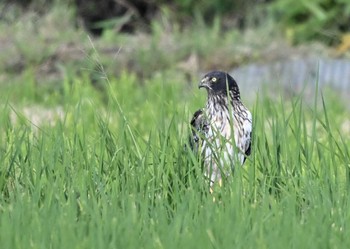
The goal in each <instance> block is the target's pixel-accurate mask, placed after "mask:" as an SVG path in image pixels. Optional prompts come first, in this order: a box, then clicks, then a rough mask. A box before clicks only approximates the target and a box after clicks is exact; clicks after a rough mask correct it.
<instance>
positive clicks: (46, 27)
mask: <svg viewBox="0 0 350 249" xmlns="http://www.w3.org/2000/svg"><path fill="white" fill-rule="evenodd" d="M54 11H55V12H53V13H50V14H48V15H46V16H44V17H42V18H40V19H38V18H37V16H36V15H35V14H33V13H32V14H27V15H25V16H23V17H21V20H19V21H18V22H17V21H16V16H13V17H12V18H13V20H12V19H11V20H12V21H13V23H12V25H9V24H8V23H5V22H3V23H0V29H1V31H2V32H0V43H1V44H0V45H1V46H0V49H1V48H2V47H4V48H6V49H3V50H2V52H1V53H0V73H1V74H0V106H1V114H0V140H1V145H0V162H1V164H0V248H6V249H7V248H9V249H10V248H43V249H47V248H269V249H270V248H349V247H350V237H349V236H348V234H349V227H348V224H349V222H350V203H349V201H350V199H349V197H350V193H349V191H350V172H349V169H350V151H349V145H350V139H349V137H350V123H349V116H350V113H349V108H347V107H346V106H345V105H344V103H343V102H342V101H341V100H340V98H339V97H338V94H337V93H336V92H333V91H331V90H329V89H328V90H324V91H323V92H321V91H320V90H315V91H314V93H313V94H311V95H309V97H307V99H306V100H305V97H304V95H303V93H297V94H296V95H294V96H293V97H290V95H289V96H287V94H284V93H283V91H278V90H276V89H277V88H275V87H274V84H275V83H276V84H278V82H272V84H271V85H268V86H267V87H270V89H268V88H266V89H262V91H261V92H258V93H256V98H255V99H254V100H250V99H245V96H247V95H249V94H248V93H246V92H242V93H241V95H242V98H243V102H244V103H247V106H248V108H249V109H250V110H252V112H253V118H254V120H253V121H254V133H253V136H254V138H253V146H252V155H251V156H250V157H249V158H248V160H247V161H246V163H245V165H244V167H243V168H237V169H236V171H235V174H234V176H232V177H231V178H229V179H227V181H225V182H224V184H223V186H222V187H216V188H215V191H214V193H213V194H209V187H208V183H207V182H206V181H205V179H204V177H203V175H202V172H201V167H200V165H199V163H198V162H197V160H196V157H195V155H193V154H192V153H191V152H190V151H188V150H186V149H185V144H186V143H187V140H188V133H189V126H188V122H189V120H190V118H191V115H192V114H193V112H194V111H196V110H197V109H198V108H200V107H202V106H203V105H204V103H205V101H206V93H205V92H204V91H199V90H198V89H197V82H198V80H199V79H198V71H200V70H209V69H214V68H216V67H219V66H220V67H221V68H232V67H233V66H234V65H237V64H241V63H244V62H245V61H254V60H261V61H265V60H267V58H265V57H263V54H264V53H263V49H265V48H266V47H267V46H268V44H270V45H271V47H274V46H276V43H274V42H275V41H276V40H278V38H277V37H278V36H271V35H270V34H271V33H270V31H271V30H274V28H273V27H272V28H271V27H270V26H268V27H263V28H262V29H259V30H256V32H255V31H253V32H252V31H249V30H247V31H246V32H239V31H235V30H233V31H232V32H231V31H230V32H226V33H223V32H222V31H221V30H220V28H219V25H216V24H214V25H213V27H209V28H208V27H204V26H200V25H199V26H198V27H194V28H193V30H191V29H190V28H189V29H188V30H187V29H185V30H182V31H180V30H179V29H178V28H176V25H175V26H174V27H173V26H171V23H167V22H166V20H164V23H154V24H153V26H152V35H150V36H143V35H139V34H138V35H135V37H130V36H128V35H125V34H124V35H116V34H115V33H114V31H113V30H107V31H106V32H105V33H104V34H103V36H102V37H101V39H100V40H98V41H96V40H93V39H92V40H91V39H89V38H87V35H86V34H85V33H83V32H82V31H81V30H76V29H75V28H73V27H74V25H72V24H71V22H70V20H69V18H64V19H62V15H64V14H66V15H68V14H69V13H68V12H67V11H65V10H62V9H55V10H54ZM67 13H68V14H67ZM5 14H6V13H5ZM10 14H11V13H10ZM10 17H11V16H10ZM33 20H34V21H33ZM9 23H11V22H10V21H9ZM53 27H54V28H53ZM52 30H54V32H50V31H52ZM33 34H35V35H33ZM275 35H276V34H275ZM257 36H259V37H260V38H261V39H256V37H257ZM270 36H271V37H272V38H271V37H270ZM25 37H31V39H29V40H28V42H26V39H25ZM193 38H195V39H193ZM62 44H63V45H62ZM111 44H117V45H114V46H113V47H112V49H110V50H112V52H110V51H109V52H108V51H107V52H106V54H107V53H109V54H111V53H112V54H113V56H110V55H109V57H108V58H106V57H103V56H101V57H99V56H98V54H99V53H96V52H97V51H99V52H100V53H103V51H102V52H101V50H100V49H103V48H104V49H105V50H108V49H109V48H110V47H109V45H111ZM119 44H121V46H119ZM232 44H234V46H233V45H232ZM78 45H79V46H80V45H81V46H82V47H83V48H82V50H83V51H84V53H83V57H81V54H80V55H79V56H77V58H76V57H75V56H76V51H77V50H79V49H78V48H77V47H79V46H78ZM95 45H96V48H95V47H94V46H95ZM142 45H144V46H142ZM70 46H72V47H73V48H74V49H73V50H69V49H70ZM119 48H121V49H120V53H119V50H118V49H119ZM282 48H284V47H282ZM267 50H269V49H267ZM62 51H63V52H62ZM193 51H194V52H193ZM192 52H193V56H194V57H196V56H197V57H196V58H197V59H198V60H199V63H197V65H196V66H193V67H191V65H188V64H186V68H189V69H188V71H189V72H184V69H183V66H181V64H182V63H183V62H188V61H187V59H188V58H191V53H192ZM227 54H230V55H231V54H232V57H229V58H228V57H227V56H226V55H227ZM267 54H269V56H270V54H271V53H267ZM283 54H284V49H283ZM68 55H69V56H71V57H69V56H68ZM73 57H74V58H73ZM67 58H68V59H67ZM72 58H73V59H72ZM225 59H226V60H225ZM50 63H51V64H50ZM106 65H108V67H107V66H106ZM198 67H199V68H198ZM126 68H127V69H126ZM107 75H108V76H107ZM116 75H118V76H116ZM190 83H192V84H190ZM238 83H240V82H238ZM315 83H316V85H317V82H307V84H309V85H312V84H315ZM271 89H273V93H271ZM292 95H293V94H292ZM310 96H312V97H311V98H310Z"/></svg>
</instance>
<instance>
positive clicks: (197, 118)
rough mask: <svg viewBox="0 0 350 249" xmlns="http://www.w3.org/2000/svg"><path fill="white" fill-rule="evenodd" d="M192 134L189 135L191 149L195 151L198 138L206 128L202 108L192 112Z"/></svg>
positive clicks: (198, 142)
mask: <svg viewBox="0 0 350 249" xmlns="http://www.w3.org/2000/svg"><path fill="white" fill-rule="evenodd" d="M191 129H192V135H191V137H190V145H191V149H192V150H193V151H195V152H197V151H198V147H199V144H200V138H201V136H203V134H205V132H206V131H207V129H208V126H207V122H206V118H205V115H204V112H203V110H202V109H200V110H198V111H196V112H195V113H194V114H193V117H192V120H191Z"/></svg>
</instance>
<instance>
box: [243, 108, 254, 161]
mask: <svg viewBox="0 0 350 249" xmlns="http://www.w3.org/2000/svg"><path fill="white" fill-rule="evenodd" d="M243 131H244V140H245V142H244V154H245V157H244V161H245V160H246V158H247V156H249V155H250V154H251V152H252V151H251V146H252V117H251V114H250V113H248V118H247V119H245V120H244V122H243ZM244 161H243V163H244Z"/></svg>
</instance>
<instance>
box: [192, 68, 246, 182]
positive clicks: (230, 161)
mask: <svg viewBox="0 0 350 249" xmlns="http://www.w3.org/2000/svg"><path fill="white" fill-rule="evenodd" d="M199 88H205V89H206V90H207V93H208V99H207V104H206V106H205V108H203V109H200V110H198V111H196V112H195V113H194V115H193V118H192V120H191V128H192V134H191V138H190V146H191V148H192V150H193V151H194V152H195V153H197V154H198V155H200V157H201V159H202V162H203V164H204V171H205V175H206V176H207V177H208V178H209V179H210V182H211V183H210V185H211V186H212V185H213V184H214V183H215V182H219V183H220V184H221V180H222V177H224V176H229V175H230V174H231V173H232V171H233V170H234V166H236V165H243V163H244V161H245V159H246V157H247V156H248V155H250V153H251V135H252V115H251V113H250V112H249V110H248V109H247V108H246V107H245V106H244V105H243V103H242V102H241V97H240V92H239V88H238V85H237V83H236V81H235V80H234V79H233V78H232V77H231V76H230V75H229V74H227V73H225V72H221V71H213V72H210V73H208V74H206V75H205V76H204V77H203V79H202V80H201V82H200V83H199Z"/></svg>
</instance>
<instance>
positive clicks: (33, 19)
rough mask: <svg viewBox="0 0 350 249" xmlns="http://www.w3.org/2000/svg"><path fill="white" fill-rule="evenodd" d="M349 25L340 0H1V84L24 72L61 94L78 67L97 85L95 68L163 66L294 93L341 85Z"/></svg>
mask: <svg viewBox="0 0 350 249" xmlns="http://www.w3.org/2000/svg"><path fill="white" fill-rule="evenodd" d="M349 25H350V5H349V4H348V3H347V0H310V1H302V0H298V1H294V0H237V1H229V0H220V1H192V0H177V1H164V0H149V1H143V0H137V1H125V0H104V1H97V0H86V1H82V0H75V1H73V0H65V1H54V0H51V1H50V0H32V1H19V0H17V1H8V0H6V1H2V3H0V30H1V32H0V70H1V77H0V83H1V85H2V87H3V88H4V89H5V90H6V88H10V87H13V86H21V85H22V84H23V81H28V78H30V79H31V80H32V84H31V86H29V88H30V89H32V90H29V91H33V94H34V95H37V97H38V96H43V95H47V94H48V95H49V96H51V95H52V92H55V93H56V94H60V91H61V90H62V87H63V84H62V82H63V81H64V79H66V78H69V77H74V76H79V75H80V76H81V75H85V76H84V77H88V78H89V79H90V80H91V83H92V84H93V85H94V87H96V89H97V90H98V91H103V88H104V86H103V85H104V83H103V81H104V79H103V77H101V67H103V71H104V72H106V73H107V75H109V76H115V77H118V75H120V74H121V73H122V72H129V73H132V74H135V75H136V76H137V77H138V79H139V82H140V84H144V83H145V82H146V81H147V79H151V78H152V77H154V75H157V74H159V73H161V74H163V73H165V72H173V73H174V74H175V73H176V75H177V77H178V78H179V80H181V81H186V82H188V83H189V84H192V83H195V82H196V81H197V80H198V77H199V76H200V75H201V74H203V73H204V72H206V71H208V70H213V69H221V70H225V71H229V72H233V74H234V75H235V77H237V78H238V79H239V81H240V82H241V84H242V87H243V88H244V87H248V88H253V89H258V88H259V86H260V85H261V84H265V83H269V84H271V83H272V82H274V83H281V84H282V85H283V86H285V85H288V86H290V85H292V86H293V87H292V88H293V89H297V90H298V91H299V90H300V89H302V88H303V86H304V85H305V84H315V82H316V81H317V79H320V85H330V86H332V87H334V88H335V89H338V90H341V91H342V93H344V92H345V93H347V92H348V91H349V86H350V83H349V78H350V77H349V75H348V71H349V70H348V69H349V62H348V58H349V54H350V53H349V48H350V33H349V32H350V27H349ZM96 60H98V63H96ZM319 69H322V70H319ZM80 76H79V77H80ZM294 86H295V87H294ZM14 95H16V94H15V93H14ZM21 95H23V94H21V93H17V96H18V98H20V99H23V98H22V97H23V96H21ZM38 98H39V99H40V97H38ZM49 98H50V97H49Z"/></svg>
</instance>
